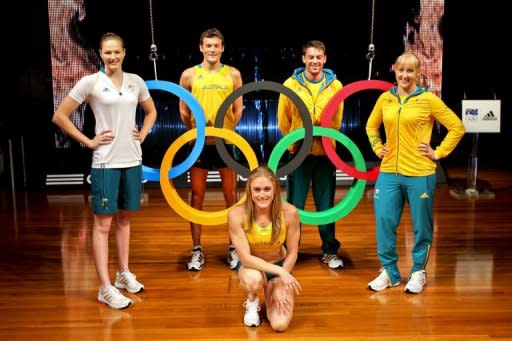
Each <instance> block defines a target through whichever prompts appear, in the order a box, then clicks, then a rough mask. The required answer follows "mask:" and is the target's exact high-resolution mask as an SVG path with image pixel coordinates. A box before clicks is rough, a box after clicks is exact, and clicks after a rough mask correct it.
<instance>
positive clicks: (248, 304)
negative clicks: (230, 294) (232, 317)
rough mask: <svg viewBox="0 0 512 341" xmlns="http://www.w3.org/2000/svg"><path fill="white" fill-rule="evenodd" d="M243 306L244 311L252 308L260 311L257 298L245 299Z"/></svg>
mask: <svg viewBox="0 0 512 341" xmlns="http://www.w3.org/2000/svg"><path fill="white" fill-rule="evenodd" d="M243 306H244V308H245V311H249V310H253V309H254V310H256V311H260V302H259V300H257V299H256V300H254V301H251V300H249V299H247V300H245V302H244V304H243Z"/></svg>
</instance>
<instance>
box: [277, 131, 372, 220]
mask: <svg viewBox="0 0 512 341" xmlns="http://www.w3.org/2000/svg"><path fill="white" fill-rule="evenodd" d="M313 136H327V137H330V138H333V139H335V140H336V141H338V142H340V143H341V144H343V145H344V146H345V147H346V148H347V149H348V151H349V152H350V154H351V155H352V158H353V159H354V164H355V166H356V168H357V169H360V170H362V171H366V163H365V161H364V158H363V154H361V151H360V150H359V148H357V146H356V144H355V143H354V142H353V141H352V140H351V139H350V138H349V137H348V136H347V135H345V134H343V133H342V132H340V131H337V130H334V129H331V128H323V127H314V128H313ZM302 138H304V128H300V129H297V130H294V131H293V132H291V133H290V134H287V135H285V136H283V138H282V139H280V140H279V142H278V143H277V144H276V146H275V147H274V149H273V150H272V153H271V154H270V158H269V161H268V167H269V168H270V169H272V170H273V171H274V172H275V171H276V169H277V166H278V164H279V160H280V159H281V157H282V156H283V154H284V153H285V151H286V150H287V149H288V147H289V146H290V145H292V144H293V143H295V142H297V141H298V140H300V139H302ZM365 187H366V180H361V179H355V181H354V183H353V184H352V186H350V189H349V191H348V192H347V194H346V195H345V197H344V198H343V199H342V200H341V201H340V202H339V203H338V204H336V205H334V206H333V207H331V208H329V209H327V210H324V211H318V212H309V211H305V210H301V209H297V210H298V211H299V218H300V221H301V222H302V223H303V224H310V225H322V224H329V223H333V222H336V221H338V220H339V219H341V218H343V217H345V216H346V215H347V214H349V213H350V212H351V211H352V210H353V209H354V208H355V207H356V206H357V204H358V203H359V201H361V198H362V197H363V193H364V188H365Z"/></svg>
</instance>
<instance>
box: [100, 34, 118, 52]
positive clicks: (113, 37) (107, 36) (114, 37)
mask: <svg viewBox="0 0 512 341" xmlns="http://www.w3.org/2000/svg"><path fill="white" fill-rule="evenodd" d="M107 40H119V41H120V42H121V46H122V47H123V48H124V40H123V38H121V36H120V35H118V34H116V33H113V32H107V33H105V34H103V35H102V36H101V39H100V50H101V48H102V46H103V43H104V42H105V41H107Z"/></svg>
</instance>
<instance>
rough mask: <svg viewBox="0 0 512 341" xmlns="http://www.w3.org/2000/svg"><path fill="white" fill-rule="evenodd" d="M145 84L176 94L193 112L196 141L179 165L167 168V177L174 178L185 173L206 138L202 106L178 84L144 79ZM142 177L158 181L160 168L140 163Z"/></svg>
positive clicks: (201, 148) (198, 153) (195, 159)
mask: <svg viewBox="0 0 512 341" xmlns="http://www.w3.org/2000/svg"><path fill="white" fill-rule="evenodd" d="M146 85H147V86H148V89H149V90H162V91H167V92H170V93H171V94H174V95H176V96H178V97H179V98H180V99H181V100H183V101H184V102H185V103H186V104H187V105H188V107H189V108H190V111H191V112H192V113H193V114H194V118H195V120H196V126H197V137H196V142H195V143H194V147H193V148H192V151H191V152H190V155H189V156H188V157H187V158H186V159H185V160H184V161H183V162H182V163H180V164H179V165H176V166H174V167H172V168H171V169H170V170H169V179H174V178H175V177H177V176H180V175H181V174H183V173H185V172H186V171H187V170H188V169H189V168H190V167H192V165H193V164H194V162H196V161H197V159H198V158H199V155H200V154H201V151H202V150H203V147H204V143H205V140H206V132H205V127H206V118H205V115H204V111H203V108H202V107H201V105H200V104H199V102H198V101H197V100H196V99H195V97H194V96H192V94H191V93H190V92H189V91H187V90H186V89H185V88H183V87H181V86H179V85H178V84H175V83H171V82H167V81H159V80H154V81H146ZM142 178H144V179H147V180H150V181H160V169H155V168H151V167H147V166H144V165H142Z"/></svg>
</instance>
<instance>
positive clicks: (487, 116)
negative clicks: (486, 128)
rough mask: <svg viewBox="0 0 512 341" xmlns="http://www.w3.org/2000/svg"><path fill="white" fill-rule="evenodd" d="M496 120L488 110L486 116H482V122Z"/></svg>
mask: <svg viewBox="0 0 512 341" xmlns="http://www.w3.org/2000/svg"><path fill="white" fill-rule="evenodd" d="M496 120H498V118H497V117H496V116H494V113H493V112H492V110H489V112H488V113H487V114H485V115H484V117H482V121H496Z"/></svg>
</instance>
